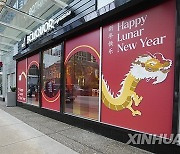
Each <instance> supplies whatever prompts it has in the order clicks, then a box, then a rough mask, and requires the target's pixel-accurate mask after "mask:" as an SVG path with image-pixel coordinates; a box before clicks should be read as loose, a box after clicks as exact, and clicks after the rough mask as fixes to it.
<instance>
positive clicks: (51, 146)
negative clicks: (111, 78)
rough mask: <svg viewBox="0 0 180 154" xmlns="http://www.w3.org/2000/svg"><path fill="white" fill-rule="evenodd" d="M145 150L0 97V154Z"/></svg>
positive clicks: (107, 153)
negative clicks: (7, 104) (13, 105)
mask: <svg viewBox="0 0 180 154" xmlns="http://www.w3.org/2000/svg"><path fill="white" fill-rule="evenodd" d="M26 153H27V154H76V153H81V154H148V153H150V152H146V151H143V150H140V149H137V148H134V147H131V146H129V145H126V144H123V143H121V142H118V141H114V140H112V139H109V138H106V137H103V136H100V135H97V134H94V133H92V132H88V131H86V130H82V129H80V128H77V127H74V126H71V125H67V124H64V123H61V122H59V121H56V120H53V119H50V118H48V117H44V116H42V115H39V114H37V113H34V112H31V111H28V110H25V109H23V108H20V107H6V103H5V102H1V101H0V154H26Z"/></svg>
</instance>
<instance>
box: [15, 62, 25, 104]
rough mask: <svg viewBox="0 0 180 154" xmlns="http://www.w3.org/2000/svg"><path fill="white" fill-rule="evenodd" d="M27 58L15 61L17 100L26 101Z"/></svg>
mask: <svg viewBox="0 0 180 154" xmlns="http://www.w3.org/2000/svg"><path fill="white" fill-rule="evenodd" d="M26 65H27V59H24V60H22V61H20V62H18V63H17V101H19V102H22V103H26V102H27V86H26V84H27V72H26V70H27V69H26V67H27V66H26Z"/></svg>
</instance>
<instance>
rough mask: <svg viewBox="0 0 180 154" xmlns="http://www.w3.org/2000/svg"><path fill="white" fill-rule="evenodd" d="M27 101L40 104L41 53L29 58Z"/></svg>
mask: <svg viewBox="0 0 180 154" xmlns="http://www.w3.org/2000/svg"><path fill="white" fill-rule="evenodd" d="M27 64H28V69H27V103H28V104H32V105H36V106H39V81H40V77H39V73H40V71H39V54H37V55H34V56H31V57H29V58H28V59H27Z"/></svg>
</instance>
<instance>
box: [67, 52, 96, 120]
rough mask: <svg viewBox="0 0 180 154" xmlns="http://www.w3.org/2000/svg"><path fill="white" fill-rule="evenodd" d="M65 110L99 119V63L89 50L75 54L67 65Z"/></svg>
mask: <svg viewBox="0 0 180 154" xmlns="http://www.w3.org/2000/svg"><path fill="white" fill-rule="evenodd" d="M65 102H66V105H65V112H67V113H72V114H76V115H80V116H82V117H85V118H90V119H95V120H97V119H98V112H99V111H98V109H99V103H98V102H99V64H98V63H97V62H96V59H95V57H93V56H92V55H91V54H90V53H88V52H83V51H80V52H78V53H76V54H75V55H73V56H72V57H71V58H70V60H69V61H68V63H67V65H66V91H65Z"/></svg>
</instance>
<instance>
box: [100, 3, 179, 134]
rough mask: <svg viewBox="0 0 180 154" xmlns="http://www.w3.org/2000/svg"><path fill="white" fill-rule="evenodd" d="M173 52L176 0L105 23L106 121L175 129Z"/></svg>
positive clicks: (140, 127) (145, 129)
mask: <svg viewBox="0 0 180 154" xmlns="http://www.w3.org/2000/svg"><path fill="white" fill-rule="evenodd" d="M174 54H175V2H174V1H173V0H171V1H170V0H169V1H166V2H164V3H163V4H161V5H159V6H155V7H154V8H151V9H148V10H145V11H143V12H140V13H138V14H135V15H133V16H130V17H127V18H124V19H121V20H119V21H117V22H115V23H112V24H110V25H108V26H105V27H104V28H103V64H102V73H103V79H102V113H101V121H102V122H104V123H108V124H112V125H116V126H119V127H125V128H129V129H133V130H138V131H141V132H147V133H152V134H160V133H166V134H170V133H171V131H172V128H171V127H172V111H173V84H174Z"/></svg>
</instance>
